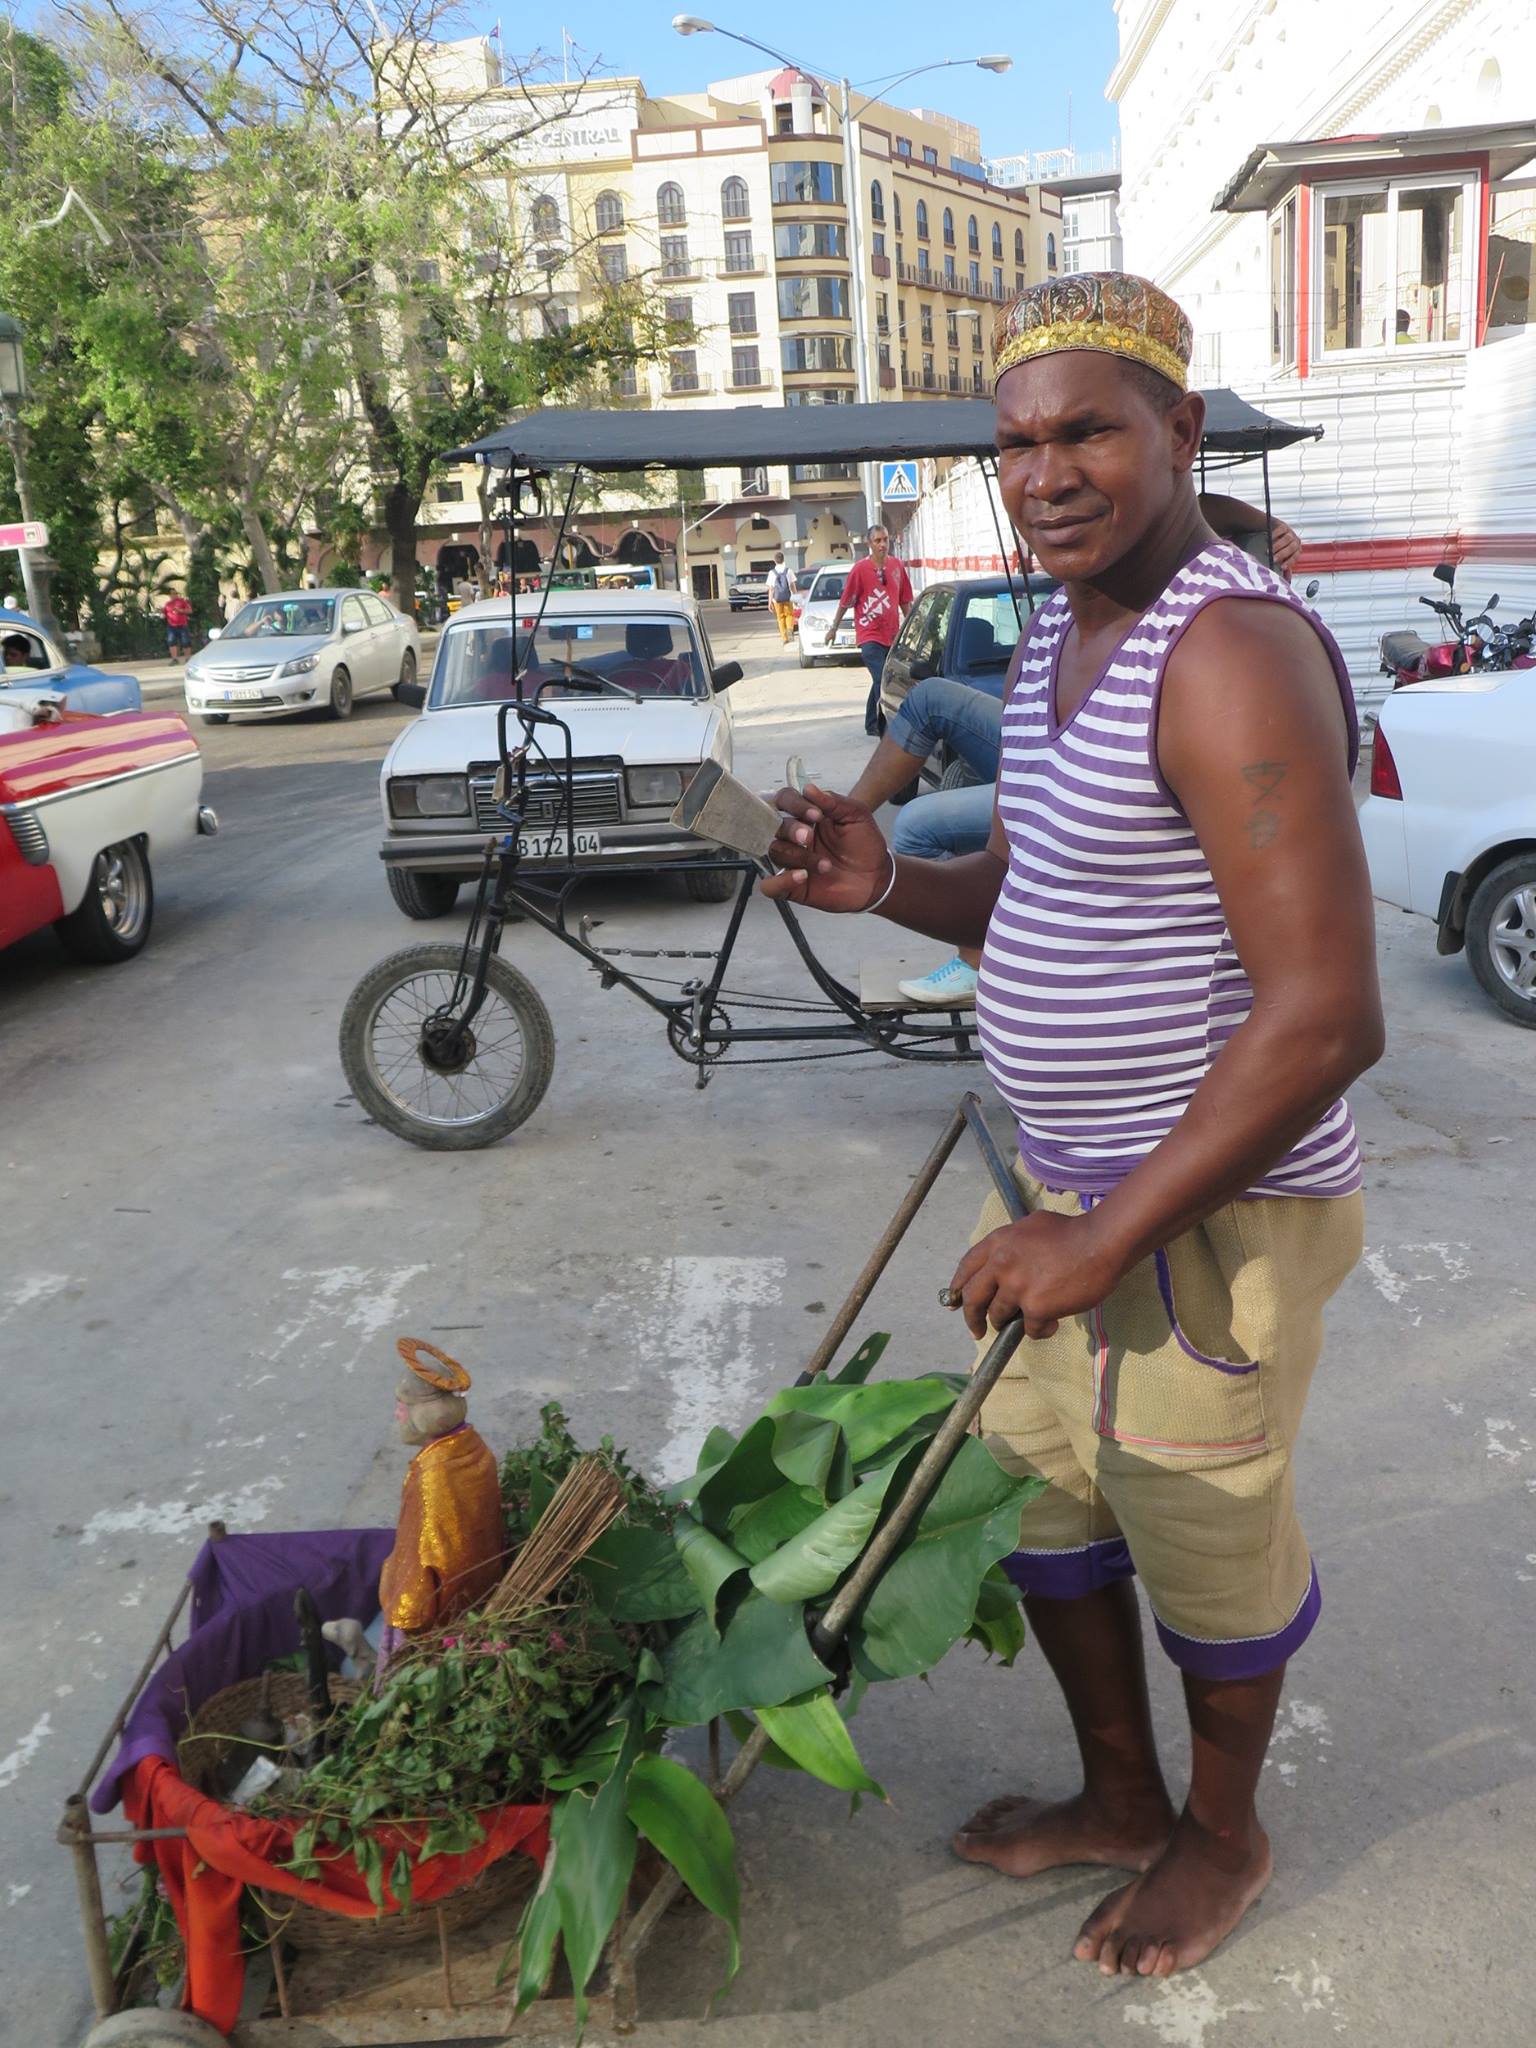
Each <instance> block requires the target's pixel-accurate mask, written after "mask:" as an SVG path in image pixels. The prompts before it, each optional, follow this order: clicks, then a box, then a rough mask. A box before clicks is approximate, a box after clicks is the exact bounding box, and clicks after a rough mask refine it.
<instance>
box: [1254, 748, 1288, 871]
mask: <svg viewBox="0 0 1536 2048" xmlns="http://www.w3.org/2000/svg"><path fill="white" fill-rule="evenodd" d="M1289 769H1290V763H1289V762H1288V761H1250V762H1249V763H1248V764H1247V766H1246V767H1245V768H1244V769H1243V780H1244V782H1246V783H1247V785H1248V787H1249V788H1250V789H1251V790H1252V791H1253V808H1252V810H1251V811H1250V812H1249V814H1248V821H1247V825H1246V827H1245V829H1246V831H1247V834H1248V844H1249V845H1250V846H1251V847H1252V848H1253V850H1254V852H1255V853H1259V852H1262V851H1263V849H1264V848H1265V847H1266V846H1273V845H1274V843H1275V841H1276V839H1277V838H1278V837H1279V836H1280V813H1279V812H1278V811H1277V810H1274V809H1272V808H1271V807H1270V805H1269V804H1268V802H1267V801H1266V800H1267V799H1268V798H1269V797H1272V796H1274V795H1275V793H1276V792H1277V791H1278V789H1279V787H1280V785H1281V783H1282V782H1284V780H1285V778H1286V775H1287V773H1288V772H1289Z"/></svg>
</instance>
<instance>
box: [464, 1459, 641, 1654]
mask: <svg viewBox="0 0 1536 2048" xmlns="http://www.w3.org/2000/svg"><path fill="white" fill-rule="evenodd" d="M623 1506H624V1488H623V1485H622V1483H621V1482H620V1480H619V1478H618V1476H617V1474H616V1473H615V1472H613V1471H612V1470H611V1469H610V1467H609V1466H607V1465H606V1464H605V1463H604V1462H603V1460H602V1459H601V1458H579V1459H578V1460H577V1462H576V1463H575V1464H574V1465H573V1466H572V1467H571V1469H570V1471H569V1472H567V1473H566V1475H565V1477H564V1479H562V1480H561V1482H560V1484H559V1486H558V1487H557V1488H556V1489H555V1493H554V1497H553V1499H552V1500H551V1501H550V1503H549V1506H548V1507H547V1508H546V1509H545V1510H544V1512H543V1514H542V1515H540V1517H539V1519H538V1522H537V1523H536V1524H535V1526H534V1528H533V1531H532V1533H531V1534H530V1535H529V1538H528V1541H527V1542H526V1543H525V1544H524V1545H523V1547H522V1549H521V1550H519V1551H518V1553H517V1555H516V1557H514V1558H513V1560H512V1562H511V1564H510V1565H509V1566H508V1568H507V1571H506V1574H505V1576H504V1577H503V1578H502V1580H501V1582H500V1584H499V1585H497V1586H496V1588H495V1589H494V1591H492V1592H491V1593H490V1595H489V1596H488V1597H487V1598H486V1599H485V1600H484V1601H483V1602H482V1603H481V1608H480V1611H481V1613H482V1614H483V1615H484V1616H485V1617H486V1619H487V1620H491V1619H494V1620H496V1621H515V1620H517V1619H518V1618H519V1617H520V1616H522V1615H524V1614H528V1613H531V1612H532V1611H533V1610H534V1609H535V1608H538V1607H542V1606H543V1605H544V1603H545V1602H546V1601H547V1600H548V1598H549V1596H550V1594H551V1593H553V1592H554V1591H555V1589H556V1587H557V1586H559V1585H560V1584H561V1582H562V1581H563V1580H564V1579H565V1578H566V1577H567V1576H568V1575H569V1573H570V1572H571V1570H572V1568H573V1567H574V1566H575V1565H577V1564H578V1563H579V1562H580V1561H581V1559H582V1558H583V1557H584V1556H585V1555H586V1553H587V1552H588V1551H589V1550H590V1549H591V1548H592V1545H593V1544H594V1543H595V1542H596V1541H597V1539H598V1537H599V1536H601V1535H602V1534H603V1532H604V1530H606V1529H607V1528H608V1527H609V1526H610V1524H611V1523H613V1522H614V1521H616V1520H617V1519H618V1516H619V1514H620V1513H621V1511H622V1510H623Z"/></svg>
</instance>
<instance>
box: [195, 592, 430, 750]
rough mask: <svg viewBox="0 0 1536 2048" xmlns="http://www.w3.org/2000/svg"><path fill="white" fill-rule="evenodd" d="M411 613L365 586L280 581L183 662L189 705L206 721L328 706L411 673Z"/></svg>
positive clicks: (417, 638) (415, 655)
mask: <svg viewBox="0 0 1536 2048" xmlns="http://www.w3.org/2000/svg"><path fill="white" fill-rule="evenodd" d="M420 663H421V635H420V634H419V632H418V631H417V629H416V622H415V620H414V619H408V618H406V617H405V616H404V615H403V613H400V612H397V611H396V610H395V608H394V606H393V605H392V604H387V603H386V602H385V600H384V599H383V598H382V597H376V596H375V595H374V593H373V592H372V591H371V590H285V591H276V592H274V593H273V594H272V596H270V597H257V598H252V600H251V602H250V603H249V604H246V605H242V606H241V608H240V610H239V611H237V612H236V613H235V616H234V617H233V618H232V619H231V620H230V622H229V624H228V625H227V626H225V627H224V628H223V629H222V631H220V632H218V633H217V634H215V635H213V636H211V637H210V640H209V643H208V645H207V646H206V647H205V648H203V649H202V651H201V652H200V653H198V654H194V655H193V656H192V658H191V660H190V661H189V662H188V663H187V666H186V671H185V675H186V690H187V709H188V711H191V712H194V713H195V714H196V715H197V716H198V717H200V718H201V719H202V720H203V722H204V723H205V724H206V725H223V724H225V723H226V722H227V721H228V720H229V719H231V718H241V719H249V718H272V717H278V716H282V715H283V714H284V713H288V712H294V711H314V710H328V711H329V712H330V714H331V716H332V717H333V718H349V717H350V716H351V715H352V706H353V703H354V701H355V700H356V699H357V698H359V697H368V696H374V695H377V694H379V693H381V692H383V691H387V690H393V691H395V692H396V693H397V694H398V693H399V692H400V691H401V690H402V689H409V688H410V687H411V686H412V685H413V684H414V683H415V681H416V671H417V669H418V667H419V666H420Z"/></svg>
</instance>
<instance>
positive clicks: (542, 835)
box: [517, 832, 603, 860]
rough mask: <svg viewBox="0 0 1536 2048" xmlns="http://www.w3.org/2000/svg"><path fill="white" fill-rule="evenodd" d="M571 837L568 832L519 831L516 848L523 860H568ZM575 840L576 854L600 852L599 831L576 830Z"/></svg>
mask: <svg viewBox="0 0 1536 2048" xmlns="http://www.w3.org/2000/svg"><path fill="white" fill-rule="evenodd" d="M571 837H572V835H571V834H570V833H569V832H519V833H518V835H517V850H518V853H519V854H520V855H521V856H522V858H523V859H524V860H570V859H571V857H572V846H571ZM575 841H576V844H575V852H576V853H577V854H583V853H601V852H602V850H603V839H602V834H601V833H600V832H578V833H576V835H575Z"/></svg>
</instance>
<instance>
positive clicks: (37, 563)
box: [0, 313, 61, 640]
mask: <svg viewBox="0 0 1536 2048" xmlns="http://www.w3.org/2000/svg"><path fill="white" fill-rule="evenodd" d="M21 343H22V333H21V329H20V327H19V326H18V325H17V323H16V322H15V321H14V320H13V319H12V318H11V316H10V314H9V313H0V434H3V435H4V436H5V445H6V447H7V448H8V449H9V450H10V455H11V466H12V468H13V469H14V470H15V472H16V498H17V502H18V504H19V505H20V507H21V516H22V518H23V519H24V520H27V521H31V520H34V519H35V518H36V517H37V514H36V512H35V510H34V508H33V504H32V483H31V478H30V477H29V475H28V473H27V430H26V428H25V427H24V426H23V425H22V420H21V414H20V412H19V411H18V410H17V408H18V407H19V406H21V405H23V404H25V402H26V399H27V396H28V385H27V365H26V358H25V357H24V356H23V354H22V347H21ZM17 553H18V554H19V556H20V558H21V582H22V588H23V589H24V590H25V591H26V594H27V610H28V612H30V614H31V615H32V617H33V618H34V619H36V620H37V622H38V624H39V625H40V626H41V627H42V629H43V631H44V632H45V633H48V634H50V635H51V636H52V637H53V638H54V639H55V640H57V639H59V638H61V635H60V632H59V622H58V620H57V619H56V618H55V617H54V616H53V600H52V596H51V593H50V591H49V588H48V583H49V574H50V572H51V570H52V568H53V564H52V562H51V561H50V560H49V559H48V556H47V554H46V552H45V551H44V550H43V549H42V548H19V549H18V550H17Z"/></svg>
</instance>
